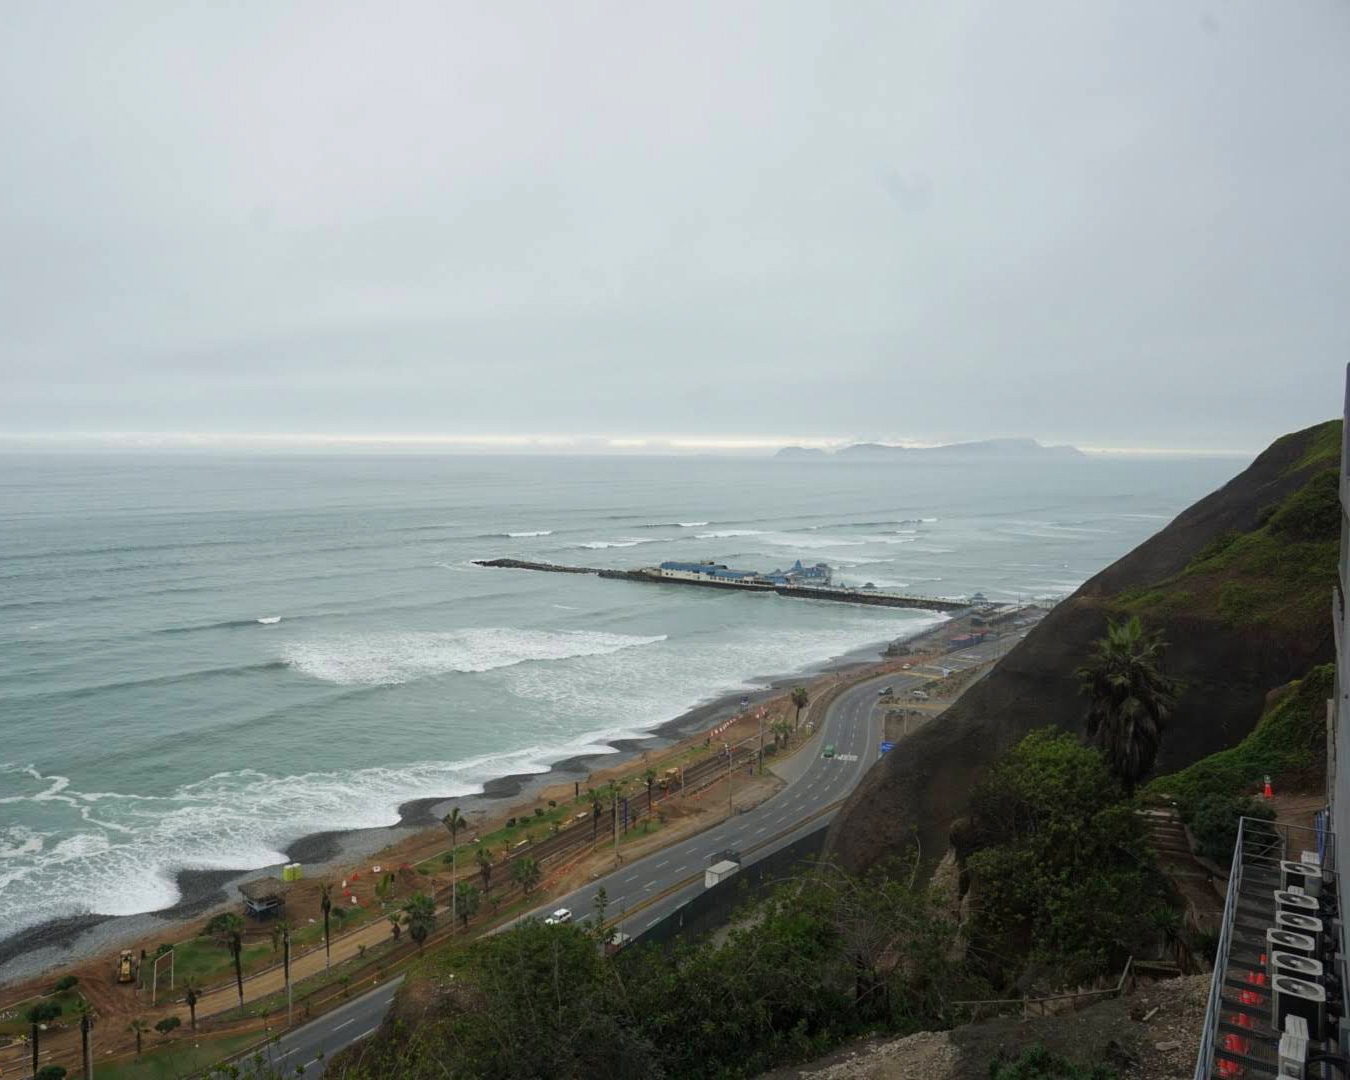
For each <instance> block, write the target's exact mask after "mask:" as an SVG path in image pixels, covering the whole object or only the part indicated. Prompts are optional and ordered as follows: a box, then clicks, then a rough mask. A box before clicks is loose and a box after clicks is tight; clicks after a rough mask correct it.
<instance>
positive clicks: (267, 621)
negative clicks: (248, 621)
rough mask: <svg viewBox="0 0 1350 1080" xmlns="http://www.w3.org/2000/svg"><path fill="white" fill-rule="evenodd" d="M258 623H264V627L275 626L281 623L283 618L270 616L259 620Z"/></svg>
mask: <svg viewBox="0 0 1350 1080" xmlns="http://www.w3.org/2000/svg"><path fill="white" fill-rule="evenodd" d="M258 621H259V622H260V623H262V624H263V625H264V626H275V625H276V624H277V623H279V622H281V616H280V615H268V616H266V617H265V618H262V619H259V620H258Z"/></svg>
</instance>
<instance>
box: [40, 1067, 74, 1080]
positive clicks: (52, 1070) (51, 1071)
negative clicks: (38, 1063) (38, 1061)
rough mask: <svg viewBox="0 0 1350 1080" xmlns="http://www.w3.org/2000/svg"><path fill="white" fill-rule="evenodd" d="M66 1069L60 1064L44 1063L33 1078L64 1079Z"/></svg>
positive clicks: (42, 1079) (46, 1079)
mask: <svg viewBox="0 0 1350 1080" xmlns="http://www.w3.org/2000/svg"><path fill="white" fill-rule="evenodd" d="M66 1076H67V1073H66V1070H65V1069H63V1068H62V1067H61V1066H60V1065H44V1066H42V1068H40V1069H39V1070H38V1071H37V1076H36V1077H35V1078H34V1080H66Z"/></svg>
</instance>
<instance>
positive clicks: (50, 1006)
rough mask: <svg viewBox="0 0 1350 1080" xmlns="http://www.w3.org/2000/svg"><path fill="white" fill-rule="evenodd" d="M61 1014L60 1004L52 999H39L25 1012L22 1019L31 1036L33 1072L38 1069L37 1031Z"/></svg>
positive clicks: (35, 1072)
mask: <svg viewBox="0 0 1350 1080" xmlns="http://www.w3.org/2000/svg"><path fill="white" fill-rule="evenodd" d="M60 1015H61V1006H60V1005H58V1004H57V1003H56V1002H54V1001H40V1002H38V1004H36V1005H34V1006H33V1007H32V1008H31V1009H29V1010H28V1011H27V1012H26V1013H24V1019H25V1020H27V1021H28V1026H29V1028H30V1030H31V1032H32V1036H33V1074H34V1075H36V1074H37V1071H38V1033H39V1032H40V1031H41V1029H42V1027H43V1026H44V1025H46V1024H48V1023H50V1022H51V1021H52V1020H55V1019H56V1018H57V1017H58V1016H60Z"/></svg>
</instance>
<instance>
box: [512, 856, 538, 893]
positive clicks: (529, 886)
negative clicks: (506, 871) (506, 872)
mask: <svg viewBox="0 0 1350 1080" xmlns="http://www.w3.org/2000/svg"><path fill="white" fill-rule="evenodd" d="M511 876H512V877H513V878H515V879H516V881H517V883H518V884H519V885H520V891H521V892H523V893H524V894H525V895H526V896H529V895H530V893H532V892H534V890H535V889H537V888H538V887H539V878H540V877H541V874H540V872H539V864H538V863H537V862H535V861H534V859H532V858H530V856H528V855H522V856H521V857H520V858H519V859H517V860H516V861H515V862H513V863H512V864H511Z"/></svg>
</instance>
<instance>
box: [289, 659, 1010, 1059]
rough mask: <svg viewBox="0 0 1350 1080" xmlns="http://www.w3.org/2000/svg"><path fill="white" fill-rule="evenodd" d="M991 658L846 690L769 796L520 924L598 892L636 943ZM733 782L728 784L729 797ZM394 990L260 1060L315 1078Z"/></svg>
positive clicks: (584, 902)
mask: <svg viewBox="0 0 1350 1080" xmlns="http://www.w3.org/2000/svg"><path fill="white" fill-rule="evenodd" d="M998 650H999V643H998V642H997V641H995V640H992V639H991V640H990V641H987V642H984V643H982V644H980V645H977V646H975V647H974V648H970V649H965V650H963V651H962V652H961V653H960V655H959V656H956V655H952V656H949V657H946V658H944V660H943V667H938V666H936V665H916V667H915V668H914V669H913V670H911V671H904V672H893V673H891V674H889V675H878V676H873V677H871V678H868V679H866V680H864V681H862V682H860V683H858V684H857V685H856V686H852V687H850V688H849V689H847V690H845V691H843V693H841V694H840V695H839V697H838V698H837V699H836V700H835V701H834V702H833V703H831V705H830V707H829V708H828V709H827V710H826V712H825V718H824V721H823V723H822V728H823V730H822V731H821V733H820V734H819V736H818V737H817V738H816V739H815V741H814V743H813V744H812V745H811V746H808V747H807V748H805V749H803V750H801V751H800V752H798V753H797V754H795V755H793V756H792V757H790V758H788V759H787V760H785V761H783V762H781V763H779V764H777V765H775V766H771V768H773V769H774V771H775V772H776V773H777V774H778V775H779V776H780V777H781V778H782V779H783V780H784V781H786V783H787V786H786V787H785V788H784V789H783V790H782V791H780V792H779V793H778V794H776V795H774V796H772V797H771V798H769V799H767V800H765V801H764V802H762V803H760V804H759V805H758V806H756V807H754V808H752V809H749V810H745V811H743V812H741V813H738V814H735V815H733V816H732V817H730V818H728V819H726V820H724V821H723V822H721V823H720V824H718V825H714V826H713V827H711V828H709V829H706V830H705V831H703V832H701V833H698V834H697V835H696V836H692V837H689V838H688V839H686V840H683V841H679V842H677V843H676V844H674V845H672V846H671V847H668V848H663V849H661V850H658V851H654V852H652V853H651V854H650V855H646V856H644V857H642V858H639V859H635V860H633V861H631V862H628V863H625V864H621V865H619V866H618V867H616V869H614V870H612V871H610V872H609V873H608V874H605V875H603V876H601V877H598V878H596V879H595V880H594V881H592V882H590V883H589V884H587V885H585V886H583V887H582V888H580V889H576V890H574V891H573V892H571V893H568V894H567V895H565V896H560V897H555V898H554V899H552V900H550V901H548V903H546V904H543V905H541V906H540V907H539V908H538V909H537V910H535V911H532V912H530V913H529V914H527V915H523V916H521V919H527V918H543V917H544V916H546V915H547V914H548V913H549V912H551V911H553V910H556V909H557V908H560V907H565V908H568V909H570V910H571V912H572V914H573V917H574V918H575V919H578V920H581V919H585V918H589V917H591V916H592V914H593V912H594V910H595V897H596V894H597V893H598V892H599V891H600V889H601V888H603V889H604V890H605V893H606V896H607V898H608V907H607V909H606V917H607V919H609V920H611V921H614V922H615V924H616V926H617V928H618V929H619V930H622V931H623V932H624V933H627V934H631V935H632V936H633V937H635V938H636V937H637V936H638V935H640V934H641V933H643V932H644V931H646V930H649V929H650V928H651V927H653V926H654V925H656V923H657V922H659V921H660V920H661V919H663V918H665V917H666V916H667V915H669V914H671V913H673V912H675V911H677V910H678V909H679V908H680V907H681V906H682V905H683V904H685V903H686V902H687V901H688V900H689V899H690V898H692V897H693V896H695V895H697V894H698V893H699V892H701V891H702V890H703V887H704V885H703V871H704V869H705V868H706V867H707V866H708V862H709V859H710V858H711V857H712V856H714V855H716V854H717V853H718V852H720V851H723V850H725V849H727V848H734V849H737V850H739V851H740V852H741V859H742V865H745V866H748V865H750V864H752V863H754V862H755V861H756V860H757V859H761V858H763V857H764V856H766V855H768V854H771V853H772V852H774V851H777V850H778V849H779V848H780V847H783V846H784V845H786V844H790V843H792V841H794V840H796V839H798V838H800V837H801V836H804V835H806V834H807V833H809V832H810V831H812V830H813V829H817V828H820V827H821V826H823V825H826V824H828V823H829V822H830V821H831V820H832V819H833V817H834V815H835V813H836V812H837V811H838V808H839V805H840V804H841V803H842V802H843V800H844V799H845V798H846V797H847V796H848V795H849V793H850V792H852V790H853V789H854V787H856V786H857V784H858V782H859V781H860V780H861V779H862V777H863V774H864V773H865V772H866V771H867V770H868V769H869V768H871V766H872V765H873V764H874V763H875V762H876V760H877V759H878V757H880V753H881V751H880V744H881V730H882V718H883V716H884V713H885V709H886V708H887V707H888V705H889V704H890V703H891V702H894V703H895V704H900V703H902V702H903V701H904V700H905V699H906V698H908V697H910V695H911V694H912V693H913V691H914V690H917V689H919V688H921V687H924V686H927V685H928V684H930V683H931V682H932V681H933V680H934V679H936V678H941V677H942V672H943V668H945V669H946V670H948V671H951V672H953V673H955V672H957V671H961V670H964V669H966V668H969V667H974V666H977V665H980V664H984V663H986V662H988V661H989V660H993V659H994V658H995V657H996V656H997V655H998ZM886 686H889V687H891V688H892V690H893V691H894V696H893V698H892V699H890V701H888V700H887V699H882V698H880V697H879V696H878V691H879V690H881V689H882V688H883V687H886ZM827 745H832V746H833V747H834V751H835V752H834V756H833V757H829V758H827V757H824V756H823V751H824V748H825V746H827ZM900 752H903V745H901V746H899V747H897V748H896V750H894V751H892V753H900ZM736 773H737V775H738V776H739V777H745V776H746V767H745V766H743V765H741V766H738V767H737V769H736ZM735 779H736V777H733V798H734V783H735ZM514 921H517V922H518V921H520V920H519V919H518V920H514ZM510 925H512V924H510V923H508V924H506V926H503V927H501V928H500V929H506V928H507V926H510ZM494 932H500V931H494ZM397 982H398V980H394V979H391V980H390V981H389V982H388V983H385V984H383V985H381V986H380V987H379V988H377V989H375V990H372V991H370V992H369V993H367V994H364V995H362V996H361V997H358V998H353V999H352V1001H351V1002H349V1003H348V1004H346V1005H343V1006H342V1007H341V1008H339V1009H337V1010H335V1011H334V1012H331V1013H328V1014H326V1015H324V1016H321V1017H318V1018H317V1019H315V1020H313V1021H311V1022H310V1023H308V1024H306V1025H305V1026H303V1027H301V1028H297V1029H296V1030H295V1031H293V1032H291V1033H289V1034H287V1035H284V1036H282V1038H281V1040H280V1041H279V1043H278V1044H277V1045H276V1046H275V1047H274V1048H271V1049H269V1051H268V1053H269V1055H272V1056H273V1059H274V1060H275V1056H276V1055H278V1054H280V1055H282V1056H283V1057H284V1061H285V1064H286V1066H287V1071H294V1070H293V1066H294V1065H305V1066H306V1069H305V1076H306V1077H312V1076H317V1075H319V1074H320V1073H321V1072H322V1071H323V1061H322V1060H317V1061H316V1058H317V1054H318V1051H319V1050H322V1051H323V1052H324V1054H325V1055H326V1056H328V1057H331V1056H332V1055H333V1054H334V1053H335V1052H336V1051H338V1050H341V1049H342V1048H343V1047H346V1046H349V1045H351V1044H352V1043H354V1042H357V1041H359V1040H360V1039H362V1038H365V1037H366V1036H368V1035H370V1034H371V1033H372V1032H373V1031H374V1029H375V1028H376V1027H378V1025H379V1022H380V1019H381V1018H382V1017H383V1015H384V1012H385V1010H386V1009H387V1008H388V1004H389V1001H390V1000H391V999H392V997H393V988H394V987H395V985H396V983H397ZM354 1017H359V1019H353V1018H354Z"/></svg>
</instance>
